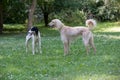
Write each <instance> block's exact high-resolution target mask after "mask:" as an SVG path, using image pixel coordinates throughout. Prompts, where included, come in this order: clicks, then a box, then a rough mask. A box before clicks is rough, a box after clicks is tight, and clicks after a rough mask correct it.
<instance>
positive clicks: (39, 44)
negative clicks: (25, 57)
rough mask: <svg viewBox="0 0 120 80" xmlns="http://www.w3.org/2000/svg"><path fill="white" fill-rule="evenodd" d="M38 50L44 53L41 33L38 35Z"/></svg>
mask: <svg viewBox="0 0 120 80" xmlns="http://www.w3.org/2000/svg"><path fill="white" fill-rule="evenodd" d="M38 49H39V52H40V53H42V50H41V36H40V32H39V33H38Z"/></svg>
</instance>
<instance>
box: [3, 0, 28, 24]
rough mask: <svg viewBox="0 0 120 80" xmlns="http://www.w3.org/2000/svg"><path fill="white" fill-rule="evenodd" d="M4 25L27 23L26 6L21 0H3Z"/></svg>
mask: <svg viewBox="0 0 120 80" xmlns="http://www.w3.org/2000/svg"><path fill="white" fill-rule="evenodd" d="M3 3H4V11H3V13H4V14H3V19H4V23H25V20H26V18H27V12H26V8H25V4H24V3H23V2H21V1H20V0H15V1H14V0H3Z"/></svg>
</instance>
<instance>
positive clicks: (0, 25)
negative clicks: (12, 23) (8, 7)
mask: <svg viewBox="0 0 120 80" xmlns="http://www.w3.org/2000/svg"><path fill="white" fill-rule="evenodd" d="M2 31H3V5H2V1H1V2H0V34H2Z"/></svg>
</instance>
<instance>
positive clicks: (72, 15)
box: [49, 10, 85, 26]
mask: <svg viewBox="0 0 120 80" xmlns="http://www.w3.org/2000/svg"><path fill="white" fill-rule="evenodd" d="M55 18H57V19H60V20H61V21H63V22H64V23H67V24H68V25H76V26H77V25H83V24H84V23H85V14H84V12H83V11H79V10H75V11H72V10H66V11H65V10H64V11H61V12H59V13H52V14H50V15H49V19H50V20H52V19H55Z"/></svg>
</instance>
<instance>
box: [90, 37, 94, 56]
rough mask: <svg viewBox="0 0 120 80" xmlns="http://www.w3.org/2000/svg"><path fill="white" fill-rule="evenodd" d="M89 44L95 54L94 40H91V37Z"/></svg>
mask: <svg viewBox="0 0 120 80" xmlns="http://www.w3.org/2000/svg"><path fill="white" fill-rule="evenodd" d="M89 44H90V46H91V47H92V48H93V49H94V53H95V54H96V47H95V45H94V39H93V36H92V37H91V38H90V40H89Z"/></svg>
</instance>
